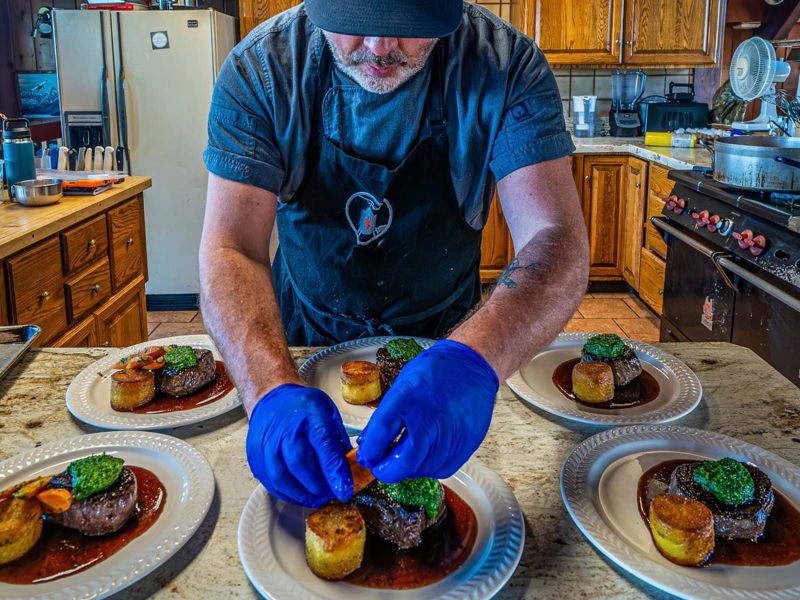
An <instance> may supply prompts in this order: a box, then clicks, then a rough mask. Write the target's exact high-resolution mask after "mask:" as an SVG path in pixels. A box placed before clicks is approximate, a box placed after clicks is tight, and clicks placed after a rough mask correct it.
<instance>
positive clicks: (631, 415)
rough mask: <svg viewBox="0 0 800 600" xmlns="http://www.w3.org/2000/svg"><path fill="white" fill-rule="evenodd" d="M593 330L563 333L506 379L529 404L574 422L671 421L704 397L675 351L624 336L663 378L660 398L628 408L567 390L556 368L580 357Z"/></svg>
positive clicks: (656, 375)
mask: <svg viewBox="0 0 800 600" xmlns="http://www.w3.org/2000/svg"><path fill="white" fill-rule="evenodd" d="M593 335H595V334H593V333H562V334H560V335H559V336H558V337H557V338H556V339H555V341H553V343H552V344H550V345H549V346H548V347H547V348H545V349H544V350H542V351H541V352H540V353H539V354H537V355H536V356H534V357H533V360H531V361H530V362H529V363H528V364H526V365H524V366H523V367H522V368H521V369H520V370H519V371H517V372H516V373H514V374H513V375H512V376H511V377H509V378H508V380H507V381H506V383H507V384H508V387H510V388H511V389H512V390H514V392H516V393H517V395H518V396H520V397H521V398H522V399H523V400H524V401H525V402H526V403H527V404H530V405H531V406H535V407H537V408H540V409H542V410H543V411H545V412H548V413H550V414H553V415H557V416H559V417H563V418H565V419H569V420H570V421H578V422H579V423H588V424H591V425H602V426H612V425H632V424H634V423H667V422H669V421H674V420H675V419H680V418H681V417H683V416H685V415H687V414H689V413H690V412H692V411H693V410H694V409H695V408H696V407H697V405H698V404H699V403H700V399H701V398H702V397H703V389H702V387H701V386H700V380H699V379H697V375H695V374H694V373H693V372H692V370H691V369H689V367H687V366H686V364H685V363H684V362H683V361H681V360H678V359H677V358H675V357H674V356H672V355H670V354H667V353H666V352H663V351H662V350H659V349H658V348H655V347H653V346H651V345H650V344H645V343H644V342H637V341H634V340H629V339H625V338H623V339H624V341H625V343H626V344H627V345H628V346H630V347H631V348H633V350H634V351H635V352H636V356H638V357H639V360H640V361H641V363H642V368H643V369H644V370H645V371H647V372H648V373H649V374H650V375H652V376H653V377H654V378H655V379H656V381H657V382H658V385H659V387H660V388H661V389H660V392H659V395H658V398H656V399H655V400H653V401H652V402H648V403H647V404H643V405H641V406H632V407H630V408H623V409H602V408H592V407H590V406H586V405H583V404H579V403H577V402H575V401H574V400H571V399H570V398H567V397H566V396H564V394H562V393H561V392H560V391H559V390H558V389H557V388H556V386H555V385H554V384H553V371H555V369H556V367H557V366H558V365H560V364H561V363H563V362H564V361H567V360H570V359H573V358H578V357H579V356H580V355H581V348H582V347H583V344H584V343H585V342H586V340H587V339H589V338H590V337H592V336H593Z"/></svg>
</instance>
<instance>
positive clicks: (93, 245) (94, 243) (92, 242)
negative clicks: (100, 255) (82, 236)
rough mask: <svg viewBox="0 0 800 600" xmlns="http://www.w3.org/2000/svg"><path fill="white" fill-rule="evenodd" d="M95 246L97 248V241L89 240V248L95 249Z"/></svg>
mask: <svg viewBox="0 0 800 600" xmlns="http://www.w3.org/2000/svg"><path fill="white" fill-rule="evenodd" d="M95 246H97V240H96V239H94V238H92V239H91V240H89V248H94V247H95Z"/></svg>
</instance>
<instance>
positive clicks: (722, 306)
mask: <svg viewBox="0 0 800 600" xmlns="http://www.w3.org/2000/svg"><path fill="white" fill-rule="evenodd" d="M652 223H653V225H655V226H656V227H657V228H658V229H660V230H661V231H663V232H664V233H667V234H668V236H667V243H668V245H669V252H668V253H667V268H666V275H665V278H664V308H663V315H662V327H661V329H662V341H676V340H685V341H691V342H730V341H731V331H732V327H731V324H732V321H733V313H734V304H735V294H734V290H733V289H732V287H731V286H730V282H729V281H727V280H726V278H725V276H724V275H723V273H721V272H720V270H719V269H717V267H716V264H715V263H714V260H713V259H712V256H714V253H715V249H714V248H711V247H710V246H708V245H706V243H705V242H704V241H703V240H702V239H700V238H699V237H697V236H694V235H692V234H691V233H689V232H687V231H686V230H684V229H682V228H679V227H676V226H675V225H673V224H672V223H669V222H667V221H666V220H665V219H663V218H660V217H654V218H653V219H652ZM664 332H668V333H669V335H664Z"/></svg>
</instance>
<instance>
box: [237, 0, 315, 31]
mask: <svg viewBox="0 0 800 600" xmlns="http://www.w3.org/2000/svg"><path fill="white" fill-rule="evenodd" d="M300 2H301V0H239V35H240V36H241V37H242V38H244V36H246V35H247V34H248V33H250V30H251V29H253V27H255V26H256V25H258V24H259V23H261V22H262V21H266V20H267V19H269V18H270V17H272V16H274V15H277V14H278V13H281V12H283V11H285V10H288V9H290V8H292V7H293V6H297V5H298V4H300Z"/></svg>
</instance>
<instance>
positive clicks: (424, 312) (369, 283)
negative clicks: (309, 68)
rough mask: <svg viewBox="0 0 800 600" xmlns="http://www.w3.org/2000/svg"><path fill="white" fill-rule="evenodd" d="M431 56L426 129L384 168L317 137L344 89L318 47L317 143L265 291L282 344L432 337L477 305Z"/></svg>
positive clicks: (437, 71) (475, 260)
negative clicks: (277, 314)
mask: <svg viewBox="0 0 800 600" xmlns="http://www.w3.org/2000/svg"><path fill="white" fill-rule="evenodd" d="M433 59H434V61H433V65H432V69H433V70H432V73H431V80H430V85H429V86H428V97H427V100H426V110H425V114H426V115H427V119H426V123H425V124H424V126H423V128H422V130H421V133H420V135H419V138H418V141H417V143H416V144H415V145H414V147H413V148H412V149H411V151H410V152H409V153H408V155H407V156H406V157H405V159H403V161H402V162H401V163H400V164H399V165H397V166H396V167H395V168H390V167H387V166H385V165H382V164H379V163H374V162H370V161H367V160H364V159H361V158H358V157H356V156H352V155H350V154H347V153H346V152H345V151H343V150H342V149H340V148H338V147H337V146H336V145H335V144H334V143H333V142H332V141H331V140H329V139H328V138H327V137H325V136H324V134H323V133H322V132H323V130H324V128H323V127H321V126H320V124H321V123H322V121H321V120H322V119H326V118H329V116H328V113H327V111H328V110H329V109H328V108H326V107H327V106H328V103H327V102H325V98H326V97H327V96H328V95H330V94H336V93H338V91H339V89H340V88H341V86H335V85H333V81H332V75H333V69H334V68H335V66H334V64H333V61H332V57H331V55H330V50H329V49H328V48H327V46H325V47H324V50H323V52H322V58H321V60H320V67H319V76H320V82H319V83H320V89H321V90H322V91H324V92H325V93H324V94H323V93H321V94H319V96H318V100H317V102H316V105H317V106H316V109H315V115H316V118H317V119H320V121H318V122H317V123H316V124H315V127H314V130H315V131H318V132H319V136H318V139H319V141H318V142H316V143H312V144H311V150H310V152H309V156H308V162H307V166H306V172H307V173H308V174H307V175H306V178H305V180H304V181H303V182H302V184H301V186H300V188H299V189H298V191H297V193H296V194H295V195H294V196H293V197H292V199H291V201H289V202H281V203H280V204H279V206H278V213H277V226H278V235H279V239H280V246H279V248H278V254H277V256H276V257H275V261H274V264H273V283H274V286H275V291H276V294H277V296H278V302H279V304H280V309H281V319H282V321H283V325H284V328H285V329H286V336H287V339H288V342H289V344H290V345H296V346H318V345H330V344H334V343H338V342H342V341H345V340H351V339H356V338H361V337H367V336H373V335H409V336H412V335H416V336H425V337H440V336H442V335H444V334H445V333H446V332H447V331H448V330H449V329H451V328H452V327H453V326H454V325H455V324H456V323H458V321H459V320H461V319H462V318H463V317H464V316H465V315H466V314H467V312H468V311H469V310H470V309H471V308H472V307H473V306H474V305H475V304H476V303H477V302H478V301H479V299H480V276H479V263H480V245H481V232H480V231H476V230H475V229H473V228H472V227H470V226H469V225H468V224H467V222H466V221H465V220H464V217H463V215H462V213H461V210H460V208H459V206H458V202H457V200H456V196H455V191H454V189H453V183H452V180H451V177H450V159H449V152H448V142H447V133H446V121H445V117H444V82H443V73H444V54H443V50H442V46H441V44H439V45H437V48H436V49H435V50H434V57H433ZM349 91H350V92H352V90H349ZM362 91H363V93H365V94H367V93H369V92H367V91H366V90H362Z"/></svg>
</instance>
